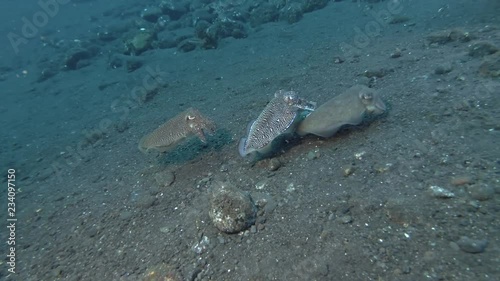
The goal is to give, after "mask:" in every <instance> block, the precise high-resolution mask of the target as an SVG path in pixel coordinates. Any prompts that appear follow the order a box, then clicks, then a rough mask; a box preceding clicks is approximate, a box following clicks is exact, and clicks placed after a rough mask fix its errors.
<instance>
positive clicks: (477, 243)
mask: <svg viewBox="0 0 500 281" xmlns="http://www.w3.org/2000/svg"><path fill="white" fill-rule="evenodd" d="M457 245H458V246H459V247H460V250H462V251H464V252H466V253H471V254H478V253H482V252H484V250H485V249H486V247H487V246H488V240H486V239H483V240H476V239H471V238H469V237H467V236H462V237H460V239H459V240H458V241H457Z"/></svg>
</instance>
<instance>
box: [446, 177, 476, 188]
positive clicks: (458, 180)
mask: <svg viewBox="0 0 500 281" xmlns="http://www.w3.org/2000/svg"><path fill="white" fill-rule="evenodd" d="M471 182H472V179H471V178H470V177H469V176H458V177H454V178H452V179H451V184H452V185H456V186H459V185H466V184H469V183H471Z"/></svg>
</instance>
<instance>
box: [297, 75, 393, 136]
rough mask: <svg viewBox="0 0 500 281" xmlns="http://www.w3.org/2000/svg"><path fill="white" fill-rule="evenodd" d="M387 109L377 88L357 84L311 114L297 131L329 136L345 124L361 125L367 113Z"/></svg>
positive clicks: (300, 133) (375, 112) (376, 112)
mask: <svg viewBox="0 0 500 281" xmlns="http://www.w3.org/2000/svg"><path fill="white" fill-rule="evenodd" d="M385 110H386V106H385V104H384V102H383V101H382V99H381V98H380V97H379V96H378V94H377V93H376V92H375V90H373V89H370V88H368V87H366V86H363V85H355V86H352V87H351V88H349V89H347V90H346V91H345V92H343V93H342V94H340V95H338V96H336V97H334V98H332V99H330V100H329V101H327V102H325V103H324V104H322V105H321V106H320V107H318V108H317V109H316V110H315V111H313V112H312V113H311V114H309V115H308V116H307V117H306V118H305V119H304V120H303V121H302V122H301V123H300V124H299V125H298V127H297V133H298V134H299V135H301V136H304V135H307V134H313V135H317V136H320V137H324V138H328V137H331V136H333V135H334V134H335V133H336V132H337V131H338V130H339V129H340V128H341V127H342V126H344V125H359V124H360V123H361V122H362V121H363V117H364V116H365V115H366V114H374V115H379V114H382V113H383V112H385Z"/></svg>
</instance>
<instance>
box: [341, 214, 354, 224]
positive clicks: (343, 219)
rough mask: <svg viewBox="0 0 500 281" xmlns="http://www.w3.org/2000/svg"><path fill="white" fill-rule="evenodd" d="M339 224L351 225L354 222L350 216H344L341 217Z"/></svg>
mask: <svg viewBox="0 0 500 281" xmlns="http://www.w3.org/2000/svg"><path fill="white" fill-rule="evenodd" d="M338 221H339V222H341V223H343V224H348V223H351V222H352V217H351V216H349V215H344V216H341V217H340V218H339V219H338Z"/></svg>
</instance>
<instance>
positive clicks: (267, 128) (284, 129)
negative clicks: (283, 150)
mask: <svg viewBox="0 0 500 281" xmlns="http://www.w3.org/2000/svg"><path fill="white" fill-rule="evenodd" d="M315 107H316V104H315V103H314V102H309V101H306V100H304V99H302V98H300V97H299V96H298V95H297V93H296V92H294V91H284V90H279V91H277V92H276V93H275V94H274V98H273V99H272V100H271V101H270V102H269V103H268V104H267V106H266V107H265V108H264V110H263V111H262V112H261V113H260V115H259V117H257V119H256V120H255V121H252V122H250V124H249V125H248V128H247V136H246V137H244V138H242V139H241V140H240V143H239V146H238V150H239V152H240V155H241V156H243V157H245V156H246V155H248V154H250V153H252V152H257V153H258V154H261V155H262V154H267V153H269V152H271V151H272V143H273V141H274V140H275V139H277V138H278V137H280V136H283V135H286V134H288V133H292V132H293V131H294V129H295V124H296V123H297V121H298V120H301V119H302V118H303V116H304V115H306V114H308V113H310V112H311V111H313V110H314V109H315ZM303 113H304V114H303Z"/></svg>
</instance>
